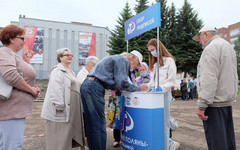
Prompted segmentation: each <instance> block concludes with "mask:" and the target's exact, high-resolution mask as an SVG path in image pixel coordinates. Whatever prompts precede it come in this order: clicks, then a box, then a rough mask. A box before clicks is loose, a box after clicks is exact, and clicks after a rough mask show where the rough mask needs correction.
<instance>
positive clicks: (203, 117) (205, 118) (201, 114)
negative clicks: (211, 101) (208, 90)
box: [197, 110, 208, 120]
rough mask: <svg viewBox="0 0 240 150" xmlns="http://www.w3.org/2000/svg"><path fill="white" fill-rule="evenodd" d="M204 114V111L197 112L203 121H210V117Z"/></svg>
mask: <svg viewBox="0 0 240 150" xmlns="http://www.w3.org/2000/svg"><path fill="white" fill-rule="evenodd" d="M204 113H205V111H203V110H198V112H197V115H198V117H199V118H200V119H201V120H207V119H208V116H205V115H204Z"/></svg>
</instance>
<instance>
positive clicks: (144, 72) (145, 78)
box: [136, 62, 150, 86]
mask: <svg viewBox="0 0 240 150" xmlns="http://www.w3.org/2000/svg"><path fill="white" fill-rule="evenodd" d="M138 72H139V74H140V76H139V77H137V78H136V84H137V86H139V85H141V84H144V83H148V82H149V81H150V72H149V69H148V65H147V64H146V63H145V62H142V66H141V67H139V68H138Z"/></svg>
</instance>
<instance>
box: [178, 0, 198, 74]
mask: <svg viewBox="0 0 240 150" xmlns="http://www.w3.org/2000/svg"><path fill="white" fill-rule="evenodd" d="M202 24H203V23H202V20H201V19H198V13H197V12H195V11H194V10H193V8H192V7H191V4H190V3H189V2H188V1H187V0H184V4H183V6H182V8H180V9H179V14H178V15H177V25H176V26H177V27H176V33H177V36H176V37H177V38H176V47H177V48H176V49H175V53H174V54H175V57H176V60H177V61H176V65H177V68H178V72H184V73H185V77H186V73H189V74H190V75H192V76H196V73H197V64H198V61H199V58H200V56H201V53H202V48H201V45H200V44H199V43H197V42H195V41H193V40H192V37H193V36H194V35H195V34H197V33H198V31H199V30H200V28H201V27H202Z"/></svg>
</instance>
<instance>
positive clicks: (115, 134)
mask: <svg viewBox="0 0 240 150" xmlns="http://www.w3.org/2000/svg"><path fill="white" fill-rule="evenodd" d="M113 138H114V141H115V142H120V140H121V130H118V129H113Z"/></svg>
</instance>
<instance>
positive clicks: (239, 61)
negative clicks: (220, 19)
mask: <svg viewBox="0 0 240 150" xmlns="http://www.w3.org/2000/svg"><path fill="white" fill-rule="evenodd" d="M234 49H235V50H236V55H237V72H238V80H240V34H239V35H238V39H237V40H236V41H235V42H234Z"/></svg>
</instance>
